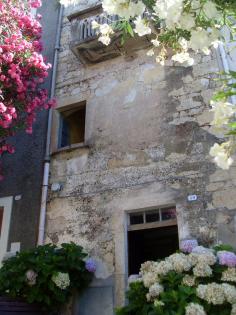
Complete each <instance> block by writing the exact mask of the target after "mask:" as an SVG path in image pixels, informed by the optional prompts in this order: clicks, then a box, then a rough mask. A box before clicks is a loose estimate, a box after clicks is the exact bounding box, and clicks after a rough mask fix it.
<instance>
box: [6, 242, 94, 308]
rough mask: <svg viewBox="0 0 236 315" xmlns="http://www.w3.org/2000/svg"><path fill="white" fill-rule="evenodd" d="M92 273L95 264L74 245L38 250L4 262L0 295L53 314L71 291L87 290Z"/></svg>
mask: <svg viewBox="0 0 236 315" xmlns="http://www.w3.org/2000/svg"><path fill="white" fill-rule="evenodd" d="M95 270H96V265H95V262H94V261H93V260H92V259H91V258H88V256H87V254H86V253H85V252H84V251H83V248H82V247H80V246H78V245H76V244H74V243H70V244H62V245H61V247H56V246H54V245H50V244H47V245H44V246H38V247H37V248H35V249H32V250H28V251H22V252H20V253H18V254H17V255H16V256H14V257H12V258H9V259H8V260H6V261H4V262H3V266H2V268H1V269H0V294H1V296H8V297H12V298H15V299H23V300H25V301H26V302H28V303H38V304H39V305H40V306H41V307H42V309H44V310H49V311H50V310H53V311H56V310H57V309H59V308H60V307H61V306H63V305H64V304H65V303H66V302H67V301H68V299H69V297H70V296H71V295H72V293H73V291H74V290H77V291H78V292H79V293H80V292H82V291H83V290H84V289H86V288H87V287H88V285H89V283H90V282H91V280H92V278H93V274H94V272H95Z"/></svg>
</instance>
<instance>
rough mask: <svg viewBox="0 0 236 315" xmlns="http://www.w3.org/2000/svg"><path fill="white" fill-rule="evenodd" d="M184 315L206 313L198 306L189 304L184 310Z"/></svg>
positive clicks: (204, 314) (203, 314)
mask: <svg viewBox="0 0 236 315" xmlns="http://www.w3.org/2000/svg"><path fill="white" fill-rule="evenodd" d="M185 315H206V312H205V310H204V308H203V306H201V305H200V304H197V303H189V304H188V305H187V306H186V308H185Z"/></svg>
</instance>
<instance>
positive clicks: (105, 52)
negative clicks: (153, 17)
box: [68, 6, 150, 64]
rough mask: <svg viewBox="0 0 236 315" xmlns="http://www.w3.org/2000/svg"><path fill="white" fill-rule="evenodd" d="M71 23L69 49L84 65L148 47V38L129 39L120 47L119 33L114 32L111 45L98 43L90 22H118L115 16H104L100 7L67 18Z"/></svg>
mask: <svg viewBox="0 0 236 315" xmlns="http://www.w3.org/2000/svg"><path fill="white" fill-rule="evenodd" d="M68 19H69V21H70V22H71V42H70V49H71V50H72V51H73V53H74V54H75V55H76V56H77V58H78V59H79V60H80V61H81V62H82V63H85V64H94V63H99V62H102V61H105V60H108V59H111V58H115V57H118V56H121V55H128V54H133V53H134V52H135V51H137V50H140V49H144V48H147V47H149V46H150V39H149V38H148V36H143V37H139V38H137V37H136V38H135V39H134V38H130V39H129V40H127V41H126V43H125V45H121V33H120V32H115V34H114V35H113V36H112V39H111V44H110V45H108V46H104V45H103V44H102V43H101V42H99V41H98V36H97V35H96V31H95V30H94V29H92V21H93V20H95V21H97V22H98V23H99V24H103V23H107V24H111V23H114V22H115V21H117V20H118V16H117V15H113V16H112V15H106V14H104V13H103V11H102V7H101V6H96V7H93V8H90V9H87V10H84V11H81V12H78V13H75V14H72V15H70V16H69V17H68Z"/></svg>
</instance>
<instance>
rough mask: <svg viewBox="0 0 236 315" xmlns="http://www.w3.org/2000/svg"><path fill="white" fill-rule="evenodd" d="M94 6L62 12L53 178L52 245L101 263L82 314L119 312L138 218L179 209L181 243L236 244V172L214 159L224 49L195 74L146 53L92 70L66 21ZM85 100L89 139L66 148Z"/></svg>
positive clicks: (203, 59)
mask: <svg viewBox="0 0 236 315" xmlns="http://www.w3.org/2000/svg"><path fill="white" fill-rule="evenodd" d="M94 5H95V3H88V2H86V1H84V2H81V3H80V4H79V5H76V6H71V7H68V8H66V9H65V11H64V19H63V26H62V35H61V51H60V54H59V65H58V74H57V85H56V95H57V98H58V105H57V108H56V109H55V110H54V118H53V132H52V161H51V176H50V183H51V184H59V185H58V187H61V189H60V190H59V189H58V190H56V189H55V190H51V191H50V194H49V196H48V207H47V226H46V242H53V243H55V244H60V243H62V242H70V241H73V242H76V243H79V244H81V245H82V246H84V247H85V248H86V250H87V251H88V252H89V253H90V255H91V256H92V257H94V258H95V259H96V260H97V264H98V270H97V272H96V278H97V279H95V281H94V283H93V284H92V287H91V288H90V289H89V290H88V292H87V293H86V296H85V297H84V298H82V299H80V301H79V302H78V303H76V306H75V309H77V311H75V313H76V314H81V315H83V314H86V315H88V314H90V315H91V314H93V315H96V314H99V315H102V314H104V315H111V314H113V308H114V307H116V306H118V305H122V304H123V303H124V300H125V298H124V293H125V289H126V286H127V277H128V274H129V270H128V265H129V261H128V260H129V248H128V237H127V234H128V230H129V216H130V214H132V213H139V212H142V211H146V210H147V211H148V210H153V209H156V208H162V207H169V206H172V207H176V217H177V225H178V239H179V240H181V239H185V238H190V237H194V238H197V239H198V240H199V241H200V242H201V243H203V244H212V243H215V242H219V241H222V242H223V243H230V244H232V245H234V246H235V247H236V237H235V236H236V195H235V185H236V167H235V165H233V166H232V167H231V169H230V170H229V171H222V170H220V169H218V168H216V166H215V164H214V163H212V161H211V158H210V157H209V148H210V146H212V144H213V143H214V142H216V141H217V139H216V137H215V136H214V134H213V133H212V132H211V129H210V127H209V122H210V120H211V114H210V112H209V100H210V98H211V96H212V94H213V93H214V90H215V87H216V82H215V81H214V75H213V74H212V73H214V72H216V71H218V70H219V68H220V69H221V68H222V65H221V59H220V56H219V55H218V53H214V54H212V55H211V56H201V55H198V56H197V57H196V64H195V65H194V66H192V67H189V68H184V67H180V66H174V65H173V64H172V63H171V62H170V63H169V64H167V65H166V66H164V67H162V66H160V65H158V64H156V63H155V61H154V60H153V59H152V58H150V57H147V56H146V50H145V49H141V50H137V51H135V52H133V53H132V54H129V55H126V54H124V55H123V56H120V57H116V58H110V59H108V60H106V61H103V62H99V63H94V64H86V63H85V64H84V63H82V62H81V60H80V59H79V58H78V56H75V55H74V53H73V52H72V51H71V49H70V43H71V24H72V22H71V21H69V19H68V15H70V17H71V14H72V13H73V14H74V16H76V14H77V13H78V12H80V11H82V10H85V9H87V8H89V7H91V6H94ZM72 17H73V15H72ZM104 49H105V48H104ZM78 104H79V105H78ZM81 104H82V105H83V106H85V107H86V119H85V132H84V140H83V141H82V142H80V143H77V144H71V145H70V144H69V145H65V146H62V145H61V148H59V147H60V143H59V142H58V141H59V140H58V139H59V138H60V137H59V135H60V133H61V132H62V129H63V128H64V127H63V126H62V125H61V122H60V121H61V118H60V116H63V113H64V112H65V111H66V110H68V109H70V110H71V108H72V109H73V108H76V106H81ZM54 186H55V185H54ZM55 187H57V186H55ZM191 198H192V199H193V200H192V201H191ZM195 199H196V200H195ZM156 251H158V248H156ZM89 301H92V303H90V302H89ZM86 303H87V304H86ZM84 305H86V307H84ZM78 309H79V311H78Z"/></svg>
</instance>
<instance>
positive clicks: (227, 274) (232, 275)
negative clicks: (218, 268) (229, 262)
mask: <svg viewBox="0 0 236 315" xmlns="http://www.w3.org/2000/svg"><path fill="white" fill-rule="evenodd" d="M221 280H222V281H229V282H236V268H228V269H226V270H225V271H223V272H222V276H221Z"/></svg>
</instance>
